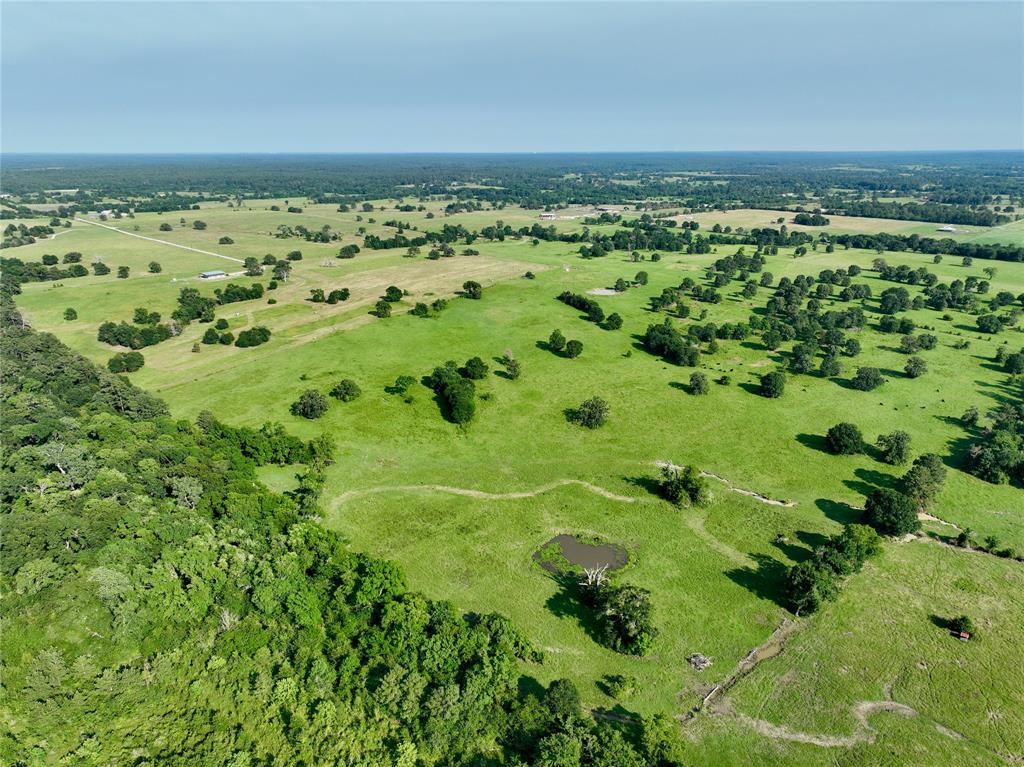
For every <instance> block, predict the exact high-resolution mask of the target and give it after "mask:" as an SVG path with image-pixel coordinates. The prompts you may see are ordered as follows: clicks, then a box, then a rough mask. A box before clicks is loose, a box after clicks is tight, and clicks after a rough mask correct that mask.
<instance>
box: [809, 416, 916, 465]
mask: <svg viewBox="0 0 1024 767" xmlns="http://www.w3.org/2000/svg"><path fill="white" fill-rule="evenodd" d="M910 442H911V439H910V435H909V434H908V433H907V432H905V431H902V430H899V429H897V430H896V431H893V432H890V433H888V434H880V435H879V436H878V439H877V440H876V442H875V445H876V447H877V448H878V457H879V459H881V460H882V461H884V462H885V463H888V464H892V465H894V466H898V465H902V464H905V463H906V462H907V461H909V460H910ZM825 447H826V448H828V450H829V451H830V452H832V453H835V454H836V455H856V454H858V453H863V452H865V450H866V445H865V442H864V437H863V435H862V434H861V431H860V429H859V428H857V426H856V425H854V424H852V423H847V422H843V423H837V424H836V425H835V426H832V427H831V428H829V430H828V432H827V433H826V434H825Z"/></svg>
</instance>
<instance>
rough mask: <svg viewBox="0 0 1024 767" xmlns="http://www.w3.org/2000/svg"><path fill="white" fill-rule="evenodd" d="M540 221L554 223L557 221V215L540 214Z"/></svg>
mask: <svg viewBox="0 0 1024 767" xmlns="http://www.w3.org/2000/svg"><path fill="white" fill-rule="evenodd" d="M540 220H541V221H554V220H555V214H554V213H541V214H540Z"/></svg>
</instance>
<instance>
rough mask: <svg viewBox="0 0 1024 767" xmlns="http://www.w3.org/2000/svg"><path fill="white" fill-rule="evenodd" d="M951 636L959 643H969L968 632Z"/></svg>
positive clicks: (960, 632) (969, 636)
mask: <svg viewBox="0 0 1024 767" xmlns="http://www.w3.org/2000/svg"><path fill="white" fill-rule="evenodd" d="M953 636H955V637H956V638H957V639H959V640H960V641H961V642H969V641H971V634H970V632H968V631H956V632H954V633H953Z"/></svg>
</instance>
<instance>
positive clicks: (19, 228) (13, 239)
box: [0, 224, 53, 249]
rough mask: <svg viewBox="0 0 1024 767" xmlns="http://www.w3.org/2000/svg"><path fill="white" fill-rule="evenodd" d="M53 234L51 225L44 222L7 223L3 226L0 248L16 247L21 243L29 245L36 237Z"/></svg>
mask: <svg viewBox="0 0 1024 767" xmlns="http://www.w3.org/2000/svg"><path fill="white" fill-rule="evenodd" d="M51 234H53V227H52V226H47V225H46V224H34V225H33V226H26V225H25V224H8V225H7V226H6V227H4V235H3V240H0V249H2V248H17V247H19V246H21V245H31V244H32V243H33V242H35V241H36V238H37V237H49V236H50V235H51Z"/></svg>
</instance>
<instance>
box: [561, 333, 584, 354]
mask: <svg viewBox="0 0 1024 767" xmlns="http://www.w3.org/2000/svg"><path fill="white" fill-rule="evenodd" d="M581 354H583V342H582V341H577V340H576V339H575V338H573V339H572V340H570V341H567V342H566V344H565V356H566V357H568V358H569V359H576V358H577V357H579V356H580V355H581Z"/></svg>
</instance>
